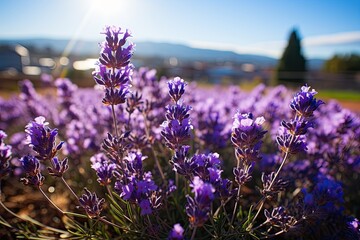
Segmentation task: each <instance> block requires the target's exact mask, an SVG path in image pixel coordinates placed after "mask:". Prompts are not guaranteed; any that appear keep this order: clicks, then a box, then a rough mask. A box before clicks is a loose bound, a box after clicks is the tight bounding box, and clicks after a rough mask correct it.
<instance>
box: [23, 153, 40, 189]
mask: <svg viewBox="0 0 360 240" xmlns="http://www.w3.org/2000/svg"><path fill="white" fill-rule="evenodd" d="M20 162H21V165H22V169H23V170H24V173H25V177H24V178H21V179H20V181H21V182H23V183H24V184H25V185H34V186H38V187H40V186H41V185H43V183H44V179H45V178H44V176H42V175H41V171H40V161H39V160H38V159H37V158H36V157H34V156H31V155H27V156H24V157H22V158H21V159H20Z"/></svg>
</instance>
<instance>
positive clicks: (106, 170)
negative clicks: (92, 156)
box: [96, 163, 116, 186]
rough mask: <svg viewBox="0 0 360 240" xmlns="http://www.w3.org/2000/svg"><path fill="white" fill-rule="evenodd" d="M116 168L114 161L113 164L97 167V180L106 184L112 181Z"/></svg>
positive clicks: (101, 183)
mask: <svg viewBox="0 0 360 240" xmlns="http://www.w3.org/2000/svg"><path fill="white" fill-rule="evenodd" d="M115 168H116V165H115V164H114V163H112V164H103V165H102V166H100V167H98V168H97V169H96V174H97V176H98V179H97V181H98V182H99V183H100V185H103V186H106V185H109V184H110V183H111V178H112V177H113V172H114V170H115Z"/></svg>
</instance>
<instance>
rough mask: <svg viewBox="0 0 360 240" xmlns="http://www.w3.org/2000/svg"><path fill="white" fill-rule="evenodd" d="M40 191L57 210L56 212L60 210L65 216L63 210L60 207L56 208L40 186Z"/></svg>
mask: <svg viewBox="0 0 360 240" xmlns="http://www.w3.org/2000/svg"><path fill="white" fill-rule="evenodd" d="M39 190H40V192H41V194H42V195H43V196H44V197H45V198H46V200H48V202H49V203H51V205H53V207H54V208H56V210H58V211H59V212H60V213H61V214H63V215H64V214H65V212H64V211H63V210H61V209H60V208H59V207H58V206H56V204H55V203H54V202H53V201H52V200H51V199H50V198H49V197H48V196H47V195H46V194H45V193H44V191H43V190H42V189H41V187H40V186H39Z"/></svg>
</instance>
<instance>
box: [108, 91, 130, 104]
mask: <svg viewBox="0 0 360 240" xmlns="http://www.w3.org/2000/svg"><path fill="white" fill-rule="evenodd" d="M129 94H130V91H129V89H128V88H120V89H115V88H107V89H106V90H105V97H104V98H103V100H102V103H103V104H105V105H118V104H122V103H124V102H125V101H126V98H127V96H128V95H129Z"/></svg>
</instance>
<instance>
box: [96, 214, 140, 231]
mask: <svg viewBox="0 0 360 240" xmlns="http://www.w3.org/2000/svg"><path fill="white" fill-rule="evenodd" d="M98 220H99V221H101V222H103V223H105V224H108V225H111V226H113V227H117V228H119V229H122V230H125V231H129V232H136V231H134V230H131V229H128V228H124V227H122V226H120V225H117V224H116V223H113V222H110V221H108V220H106V219H105V218H104V217H99V218H98Z"/></svg>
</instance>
